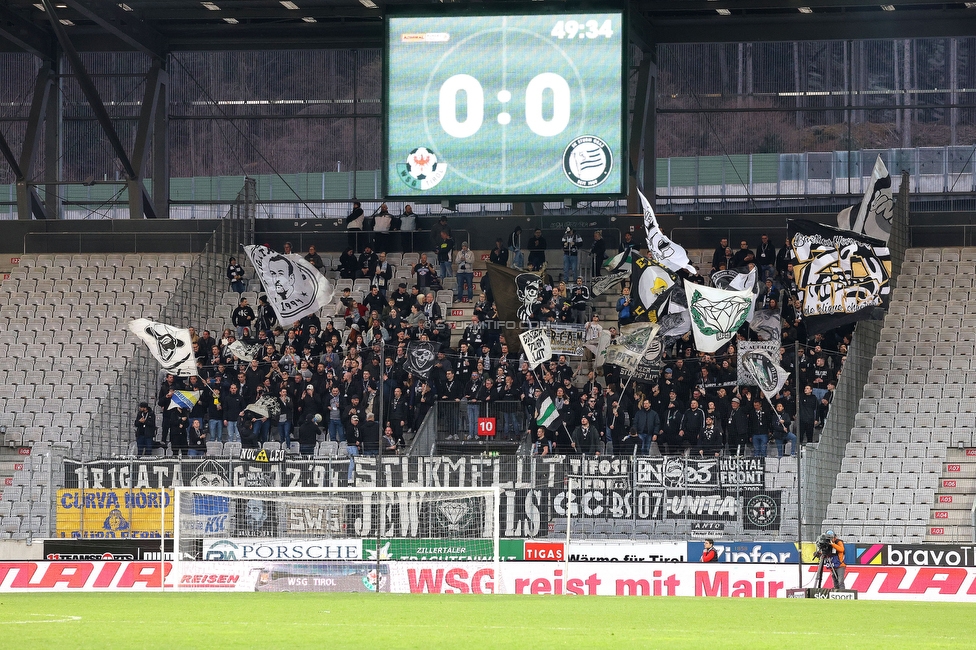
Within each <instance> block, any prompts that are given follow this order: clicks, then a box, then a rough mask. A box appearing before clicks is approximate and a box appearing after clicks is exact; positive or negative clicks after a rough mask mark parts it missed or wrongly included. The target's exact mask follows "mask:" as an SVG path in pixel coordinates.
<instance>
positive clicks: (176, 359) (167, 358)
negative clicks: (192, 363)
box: [145, 323, 193, 370]
mask: <svg viewBox="0 0 976 650" xmlns="http://www.w3.org/2000/svg"><path fill="white" fill-rule="evenodd" d="M145 332H146V334H148V335H149V336H151V337H152V338H153V340H154V341H156V352H157V355H158V356H159V359H160V360H161V361H162V363H163V367H164V368H166V369H167V370H168V369H171V368H176V367H178V366H179V365H180V364H182V363H183V362H184V361H186V360H187V359H189V358H190V355H191V354H192V353H193V351H192V350H184V351H181V350H180V348H183V347H184V346H185V345H186V343H184V342H183V341H181V340H180V339H178V338H177V337H175V336H173V334H172V333H170V332H169V328H167V327H166V326H165V325H163V324H161V323H153V324H152V325H149V326H148V327H146V329H145Z"/></svg>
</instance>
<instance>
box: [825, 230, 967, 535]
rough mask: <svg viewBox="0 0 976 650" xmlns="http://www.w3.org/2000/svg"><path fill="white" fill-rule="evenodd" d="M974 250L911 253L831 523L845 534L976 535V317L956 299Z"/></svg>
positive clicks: (849, 449)
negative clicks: (975, 362) (975, 515)
mask: <svg viewBox="0 0 976 650" xmlns="http://www.w3.org/2000/svg"><path fill="white" fill-rule="evenodd" d="M973 258H976V248H963V249H959V248H942V249H938V248H926V249H919V248H915V249H909V250H908V251H907V253H906V261H905V263H904V266H903V267H902V273H901V275H900V276H899V278H898V288H897V289H895V290H894V292H893V295H892V303H891V309H890V311H889V313H888V315H887V316H886V318H885V324H884V329H883V330H882V335H881V343H879V345H878V351H877V355H876V356H875V357H874V361H873V369H872V370H871V371H870V372H869V374H868V384H867V385H866V386H865V387H864V397H863V398H862V399H861V401H860V404H859V413H858V414H857V416H856V418H855V422H854V424H855V426H854V428H853V429H852V430H851V436H850V442H849V443H848V445H847V450H846V456H845V458H844V460H843V464H842V466H841V474H840V475H839V476H838V478H837V486H836V487H835V488H834V490H833V494H832V495H831V504H830V506H828V509H827V517H826V519H825V521H824V526H826V527H834V528H835V529H840V530H843V534H844V535H845V537H846V538H847V539H850V540H852V541H872V542H883V543H896V542H920V541H971V540H972V539H973V537H972V535H973V526H972V517H971V508H972V504H973V491H974V490H973V485H972V483H973V481H972V480H971V479H972V478H973V477H976V472H974V468H976V466H971V465H970V464H969V462H971V461H969V462H967V461H968V459H970V458H973V456H971V455H969V454H970V452H967V451H966V450H967V449H971V448H973V447H974V446H976V439H974V435H973V427H972V425H973V418H974V417H976V416H974V411H976V366H972V358H973V352H974V341H976V317H973V318H967V316H966V311H968V310H969V309H970V307H969V303H968V300H966V301H962V300H958V299H959V298H960V297H962V294H963V293H965V295H966V296H967V297H968V292H969V290H970V289H971V287H972V286H973V281H974V279H976V264H974V263H973V262H972V261H963V262H961V261H960V260H972V259H973ZM938 288H942V289H943V290H942V291H940V290H939V289H938ZM950 297H952V298H955V299H956V300H951V299H950ZM971 366H972V367H971ZM949 486H951V487H949ZM967 492H968V493H967Z"/></svg>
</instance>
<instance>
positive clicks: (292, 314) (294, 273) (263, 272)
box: [244, 246, 335, 326]
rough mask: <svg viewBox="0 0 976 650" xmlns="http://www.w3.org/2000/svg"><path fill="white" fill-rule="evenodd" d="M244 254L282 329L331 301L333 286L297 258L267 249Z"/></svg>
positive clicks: (248, 248) (252, 248)
mask: <svg viewBox="0 0 976 650" xmlns="http://www.w3.org/2000/svg"><path fill="white" fill-rule="evenodd" d="M244 252H245V253H246V254H247V257H248V259H250V260H251V264H253V265H254V269H255V270H256V271H257V274H258V277H259V278H260V279H261V284H263V285H264V286H265V287H266V288H267V289H268V303H269V304H270V305H271V308H272V309H273V310H274V313H275V315H276V316H277V317H278V321H279V322H280V323H281V324H282V325H283V326H288V325H291V324H292V323H294V322H295V321H298V320H301V319H302V318H304V317H306V316H308V315H310V314H314V313H315V312H317V311H319V310H320V309H322V308H323V307H325V306H326V305H328V304H329V303H330V302H332V296H333V295H334V294H335V290H334V289H333V288H332V285H331V284H330V283H329V281H328V280H327V279H326V278H325V277H324V276H323V275H322V274H321V273H319V272H318V270H316V268H315V267H314V266H312V265H311V264H309V263H308V262H306V261H305V259H304V258H303V257H301V256H300V255H296V254H295V253H290V254H288V255H285V254H284V253H278V252H276V251H273V250H271V249H270V248H268V247H266V246H245V247H244Z"/></svg>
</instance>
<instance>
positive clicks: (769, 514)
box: [744, 493, 779, 528]
mask: <svg viewBox="0 0 976 650" xmlns="http://www.w3.org/2000/svg"><path fill="white" fill-rule="evenodd" d="M746 498H747V501H746V507H745V509H744V513H745V516H746V520H747V521H748V523H749V524H751V525H752V526H754V527H756V528H768V527H770V526H772V525H774V524H775V523H776V522H777V521H778V520H779V504H778V503H776V500H775V499H774V498H773V497H771V496H769V495H768V494H762V493H760V494H755V495H753V496H751V497H748V496H747V497H746Z"/></svg>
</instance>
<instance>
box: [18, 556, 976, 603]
mask: <svg viewBox="0 0 976 650" xmlns="http://www.w3.org/2000/svg"><path fill="white" fill-rule="evenodd" d="M352 564H355V565H356V566H355V567H352V566H351V565H352ZM344 566H345V568H343V567H344ZM496 567H501V568H500V571H501V575H500V576H498V575H497V574H496ZM351 569H353V570H351ZM815 574H816V567H815V566H806V567H804V578H803V585H802V586H804V587H809V586H813V581H814V576H815ZM377 583H378V585H379V589H380V590H381V591H391V592H395V593H456V594H465V593H474V594H485V593H507V594H536V595H539V594H547V595H577V596H603V595H606V596H703V597H733V598H785V597H786V591H787V590H788V589H794V588H796V587H797V586H798V585H797V571H796V567H795V566H794V565H770V564H744V563H743V564H735V563H733V564H723V565H705V564H676V563H668V562H663V563H616V562H606V561H604V562H570V563H568V564H567V563H566V562H553V561H549V562H505V563H500V564H498V565H496V564H493V563H486V562H383V563H381V565H380V568H379V572H377V571H376V565H375V564H374V563H371V562H355V563H343V562H334V563H319V562H306V563H302V562H292V563H262V562H176V563H171V562H166V563H160V562H113V561H100V562H0V592H8V593H9V592H25V591H62V592H64V591H68V592H70V591H129V590H137V591H138V590H142V591H144V590H158V589H161V588H162V589H174V588H175V589H177V590H180V589H183V590H193V591H231V590H234V591H265V590H268V591H375V590H376V588H377ZM823 586H824V587H832V586H833V585H832V584H831V583H830V578H829V577H828V576H825V577H824V584H823ZM846 587H847V588H848V589H854V590H856V591H857V592H858V598H860V599H868V600H929V601H957V602H976V568H971V567H935V566H873V565H872V566H849V567H848V569H847V577H846Z"/></svg>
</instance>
